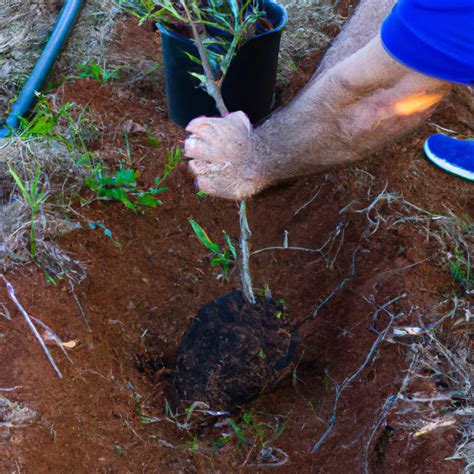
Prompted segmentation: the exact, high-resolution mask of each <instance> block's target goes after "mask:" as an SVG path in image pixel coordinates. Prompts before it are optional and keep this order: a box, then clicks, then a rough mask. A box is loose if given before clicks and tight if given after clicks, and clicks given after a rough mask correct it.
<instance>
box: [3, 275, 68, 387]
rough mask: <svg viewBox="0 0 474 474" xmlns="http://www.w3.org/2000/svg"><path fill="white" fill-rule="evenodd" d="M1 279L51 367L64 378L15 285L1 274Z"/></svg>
mask: <svg viewBox="0 0 474 474" xmlns="http://www.w3.org/2000/svg"><path fill="white" fill-rule="evenodd" d="M0 278H1V279H2V280H3V281H4V282H5V285H6V286H7V292H8V296H9V297H10V299H11V300H12V301H13V303H15V305H16V307H17V308H18V309H19V310H20V313H21V314H22V315H23V317H24V318H25V320H26V322H27V323H28V326H30V329H31V330H32V331H33V334H34V335H35V337H36V339H38V342H39V343H40V345H41V347H42V349H43V351H44V353H45V354H46V355H47V357H48V359H49V362H51V365H52V366H53V369H54V370H55V371H56V373H57V374H58V377H59V378H60V379H62V378H63V375H62V374H61V371H60V370H59V368H58V366H57V365H56V362H54V359H53V356H52V355H51V353H50V352H49V350H48V348H47V347H46V344H45V343H44V341H43V339H42V337H41V335H40V333H39V332H38V330H37V329H36V327H35V325H34V324H33V321H32V320H31V318H30V315H29V314H28V313H27V312H26V311H25V309H24V308H23V306H22V305H21V303H20V302H19V301H18V300H17V298H16V295H15V289H14V288H13V285H12V284H11V283H10V282H9V281H8V280H7V279H6V278H5V275H2V274H1V273H0Z"/></svg>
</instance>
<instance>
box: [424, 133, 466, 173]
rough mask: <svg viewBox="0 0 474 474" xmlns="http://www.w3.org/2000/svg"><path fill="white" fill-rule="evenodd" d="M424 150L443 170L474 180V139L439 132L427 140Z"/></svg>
mask: <svg viewBox="0 0 474 474" xmlns="http://www.w3.org/2000/svg"><path fill="white" fill-rule="evenodd" d="M424 150H425V153H426V156H427V157H428V159H429V160H430V161H431V162H432V163H434V164H435V165H436V166H439V167H440V168H441V169H442V170H444V171H447V172H448V173H451V174H454V175H455V176H459V177H461V178H464V179H467V180H469V181H474V140H458V139H457V138H452V137H448V136H447V135H442V134H437V135H432V136H431V137H429V138H428V140H426V142H425V146H424Z"/></svg>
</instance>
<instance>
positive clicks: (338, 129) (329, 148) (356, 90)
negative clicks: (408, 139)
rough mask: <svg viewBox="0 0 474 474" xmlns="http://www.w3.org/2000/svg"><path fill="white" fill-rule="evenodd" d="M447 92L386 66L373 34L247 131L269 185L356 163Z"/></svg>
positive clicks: (425, 112)
mask: <svg viewBox="0 0 474 474" xmlns="http://www.w3.org/2000/svg"><path fill="white" fill-rule="evenodd" d="M449 89H450V86H449V84H447V83H445V82H443V81H439V80H437V79H432V78H429V77H427V76H424V75H421V74H418V73H416V72H414V71H411V70H409V69H408V68H406V67H404V66H403V65H401V64H399V63H398V62H396V61H394V60H393V59H392V58H391V57H390V56H389V55H388V54H387V53H386V52H385V51H384V49H383V46H382V44H381V42H380V39H379V37H376V38H374V39H373V40H372V41H370V42H369V43H368V44H367V45H366V46H365V47H364V48H362V49H361V50H359V51H357V52H356V53H355V54H353V55H351V56H349V57H348V58H346V59H345V60H343V61H342V62H340V63H339V64H337V65H336V66H334V67H332V68H330V69H329V70H326V71H325V72H324V73H322V74H321V75H320V76H319V77H318V78H317V79H316V80H313V81H311V82H310V83H309V84H308V85H307V86H306V87H305V88H304V89H303V91H301V93H300V94H299V95H298V96H297V97H296V98H295V99H294V100H293V101H292V102H291V103H290V104H289V105H288V106H286V107H285V108H283V109H282V110H280V111H279V112H277V113H276V114H274V115H273V116H272V117H271V118H270V119H269V120H268V121H267V122H265V123H264V124H263V125H262V126H261V127H258V128H257V129H256V130H255V140H256V146H257V147H258V148H259V154H261V155H262V156H264V157H266V158H267V159H265V158H264V159H263V160H262V164H263V166H266V169H265V170H264V172H265V174H267V175H268V176H269V177H270V175H271V176H272V178H271V179H272V181H273V182H277V181H281V180H284V179H286V178H289V177H292V176H301V175H305V174H310V173H314V172H316V171H318V170H321V169H323V168H325V167H330V166H333V165H337V164H344V163H349V162H353V161H356V160H360V159H362V158H364V157H365V156H367V155H368V154H370V153H371V152H373V151H376V150H377V149H379V148H381V147H383V146H384V145H385V144H386V143H387V142H389V141H391V140H393V139H394V138H397V137H398V136H400V135H403V134H404V133H406V132H408V131H410V130H412V129H413V128H414V127H416V126H417V125H418V124H419V123H420V122H421V121H422V120H423V118H425V117H426V116H427V115H428V114H429V113H430V112H431V110H432V108H433V106H435V105H436V104H437V103H438V102H439V101H440V100H441V99H442V98H443V97H444V95H445V94H446V93H447V92H448V91H449ZM417 109H418V110H417ZM295 150H297V151H298V154H297V156H296V157H295Z"/></svg>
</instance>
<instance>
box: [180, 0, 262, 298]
mask: <svg viewBox="0 0 474 474" xmlns="http://www.w3.org/2000/svg"><path fill="white" fill-rule="evenodd" d="M181 5H182V6H183V8H184V10H185V12H186V15H187V17H188V20H189V22H190V25H191V30H192V33H193V37H194V43H195V44H196V48H197V50H198V53H199V57H200V59H201V63H202V68H203V70H204V75H205V77H206V82H205V86H206V91H207V93H208V94H209V95H210V96H211V97H212V98H213V99H214V102H215V103H216V107H217V110H218V111H219V113H220V114H221V115H222V117H224V116H226V115H228V114H229V110H228V109H227V107H226V105H225V103H224V99H223V98H222V93H221V88H220V86H218V85H217V81H216V78H215V76H214V72H213V71H212V67H211V65H210V63H209V58H208V57H207V52H206V48H205V47H204V42H203V37H202V34H201V32H200V31H199V30H198V26H197V25H196V23H195V22H194V20H193V18H192V16H191V13H190V12H189V10H188V7H187V5H186V4H185V3H184V2H183V1H181ZM239 221H240V253H241V259H240V278H241V281H242V290H243V293H244V296H245V298H246V299H247V301H248V302H249V303H251V304H255V295H254V293H253V287H252V278H251V276H250V268H249V267H250V266H249V256H250V252H249V244H248V241H249V239H250V237H251V236H252V233H251V232H250V227H249V223H248V220H247V203H246V201H245V200H242V201H241V202H240V211H239Z"/></svg>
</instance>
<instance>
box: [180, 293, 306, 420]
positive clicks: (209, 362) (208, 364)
mask: <svg viewBox="0 0 474 474" xmlns="http://www.w3.org/2000/svg"><path fill="white" fill-rule="evenodd" d="M296 345H297V331H296V329H295V328H292V326H291V323H290V321H289V319H288V315H287V313H286V312H285V308H284V306H283V305H282V304H279V303H277V302H276V301H274V300H272V299H271V298H270V299H266V298H264V297H259V298H257V301H256V303H255V304H250V303H249V302H247V301H246V300H245V298H244V296H243V294H242V292H241V291H234V292H232V293H229V294H227V295H224V296H220V297H219V298H218V299H216V300H214V301H211V302H209V303H207V304H206V305H205V306H203V307H202V308H201V309H200V310H199V312H198V314H197V315H196V318H195V319H194V321H193V324H192V326H191V329H190V330H189V331H188V332H187V333H186V335H185V336H184V337H183V341H182V343H181V345H180V348H179V351H178V355H177V358H176V366H175V368H174V375H173V383H172V391H173V394H174V396H173V399H174V400H175V405H176V406H181V407H182V408H183V407H184V408H186V407H190V406H192V404H193V403H194V402H197V401H199V402H204V403H205V404H206V406H207V407H208V409H212V410H213V411H226V410H232V409H236V408H239V407H240V406H242V405H243V404H245V403H248V402H249V401H251V400H253V399H254V398H257V397H258V396H259V395H260V394H262V393H263V392H264V391H268V390H271V389H272V388H274V385H275V384H276V382H278V381H279V380H280V379H281V378H283V377H284V373H283V372H284V371H285V369H286V370H287V371H288V367H289V366H290V364H291V363H292V362H293V360H294V359H295V357H296Z"/></svg>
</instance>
